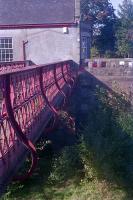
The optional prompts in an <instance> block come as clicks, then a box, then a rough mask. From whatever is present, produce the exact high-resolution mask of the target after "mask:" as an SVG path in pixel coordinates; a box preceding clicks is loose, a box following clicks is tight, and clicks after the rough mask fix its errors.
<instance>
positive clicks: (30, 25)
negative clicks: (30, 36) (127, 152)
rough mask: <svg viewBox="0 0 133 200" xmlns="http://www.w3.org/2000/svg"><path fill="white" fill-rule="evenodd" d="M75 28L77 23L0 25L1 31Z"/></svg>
mask: <svg viewBox="0 0 133 200" xmlns="http://www.w3.org/2000/svg"><path fill="white" fill-rule="evenodd" d="M72 26H77V22H73V23H53V24H52V23H51V24H12V25H6V24H5V25H0V30H1V29H28V28H63V27H72Z"/></svg>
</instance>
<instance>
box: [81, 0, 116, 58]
mask: <svg viewBox="0 0 133 200" xmlns="http://www.w3.org/2000/svg"><path fill="white" fill-rule="evenodd" d="M81 19H82V20H83V21H87V22H88V23H89V25H90V26H91V35H92V47H94V49H97V51H98V54H99V55H100V56H102V55H104V54H105V52H106V53H107V52H108V53H109V52H110V53H111V54H112V52H113V51H114V49H115V40H116V38H115V26H114V25H115V20H116V16H115V13H114V8H113V6H112V4H111V3H110V1H109V0H81Z"/></svg>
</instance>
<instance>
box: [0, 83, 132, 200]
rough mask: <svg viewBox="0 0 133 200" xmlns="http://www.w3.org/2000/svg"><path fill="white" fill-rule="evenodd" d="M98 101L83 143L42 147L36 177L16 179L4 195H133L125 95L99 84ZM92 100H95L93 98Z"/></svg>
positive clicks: (114, 198) (66, 199)
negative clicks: (54, 150) (54, 149)
mask: <svg viewBox="0 0 133 200" xmlns="http://www.w3.org/2000/svg"><path fill="white" fill-rule="evenodd" d="M95 92H96V93H95V95H96V96H97V97H98V103H97V106H96V107H95V106H94V107H93V108H92V109H93V112H90V113H88V117H87V119H88V120H87V123H86V125H85V126H83V127H82V125H81V129H82V130H79V135H80V136H79V140H80V142H78V144H75V145H73V146H69V147H64V149H63V151H62V152H60V153H58V155H57V154H54V155H52V154H51V151H50V150H47V152H46V149H45V150H43V151H40V149H41V148H40V146H42V145H43V144H42V143H39V144H38V153H39V158H40V159H39V165H38V168H37V169H36V171H35V172H34V175H33V177H31V178H30V179H29V180H28V181H26V182H24V183H13V184H11V185H10V186H9V188H8V192H7V193H6V194H5V196H4V197H3V198H2V200H132V199H133V190H132V189H133V170H132V169H133V131H132V130H133V118H132V110H131V105H130V102H129V100H128V97H127V96H126V95H125V94H121V95H118V94H115V93H112V92H109V91H107V90H105V89H103V88H99V87H97V88H96V91H95ZM88 103H89V99H88Z"/></svg>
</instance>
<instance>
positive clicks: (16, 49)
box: [0, 29, 26, 61]
mask: <svg viewBox="0 0 133 200" xmlns="http://www.w3.org/2000/svg"><path fill="white" fill-rule="evenodd" d="M0 37H12V38H13V60H15V61H23V41H25V39H26V32H25V30H9V29H8V30H0Z"/></svg>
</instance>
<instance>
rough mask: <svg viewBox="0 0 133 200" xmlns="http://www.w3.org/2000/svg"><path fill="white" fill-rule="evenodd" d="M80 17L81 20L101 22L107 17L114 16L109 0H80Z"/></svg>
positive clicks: (93, 22)
mask: <svg viewBox="0 0 133 200" xmlns="http://www.w3.org/2000/svg"><path fill="white" fill-rule="evenodd" d="M81 17H82V20H83V21H88V22H89V23H92V24H93V25H94V24H97V23H98V24H103V23H104V20H105V19H107V18H114V9H113V6H112V4H111V3H110V1H109V0H81Z"/></svg>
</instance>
